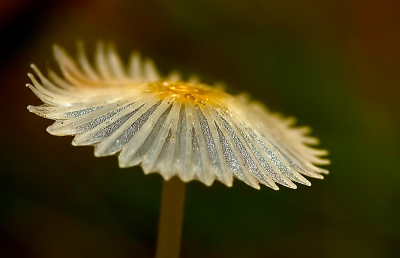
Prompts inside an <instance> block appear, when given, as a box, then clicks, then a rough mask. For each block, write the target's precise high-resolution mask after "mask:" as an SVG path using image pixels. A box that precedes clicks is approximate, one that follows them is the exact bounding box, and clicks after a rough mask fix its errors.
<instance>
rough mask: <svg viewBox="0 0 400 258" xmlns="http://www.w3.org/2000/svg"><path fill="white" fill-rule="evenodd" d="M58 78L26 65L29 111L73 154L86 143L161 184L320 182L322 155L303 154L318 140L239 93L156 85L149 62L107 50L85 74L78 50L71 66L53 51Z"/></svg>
mask: <svg viewBox="0 0 400 258" xmlns="http://www.w3.org/2000/svg"><path fill="white" fill-rule="evenodd" d="M54 56H55V59H56V61H57V63H58V65H59V68H60V71H61V73H62V77H60V76H59V75H57V73H55V72H53V71H52V70H49V71H48V76H47V77H45V76H44V75H43V74H42V73H41V72H40V71H39V69H38V68H37V67H36V66H35V65H33V64H32V65H31V67H32V69H33V70H34V72H35V73H36V75H37V77H38V78H39V80H37V79H36V78H35V76H34V75H32V74H28V76H29V77H30V79H31V81H32V83H33V84H27V87H29V88H30V89H31V90H32V91H33V92H34V93H35V94H36V95H37V97H38V98H40V99H41V100H42V101H43V103H44V104H43V105H41V106H28V110H29V111H30V112H32V113H34V114H36V115H39V116H42V117H44V118H48V119H52V120H55V122H54V123H53V124H52V125H51V126H49V127H48V128H47V132H49V133H50V134H52V135H57V136H67V135H72V136H75V138H74V140H73V141H72V144H73V145H75V146H85V145H92V146H94V148H95V151H94V154H95V156H97V157H101V156H108V155H114V154H118V161H119V166H120V167H121V168H126V167H132V166H136V165H140V166H141V167H142V168H143V171H144V173H146V174H148V173H153V172H157V173H159V174H161V175H162V177H163V178H164V179H165V180H169V179H170V178H171V177H173V176H178V177H179V178H180V179H181V180H183V181H184V182H188V181H191V180H199V181H201V182H203V183H204V184H206V185H207V186H210V185H211V184H212V183H213V182H214V180H218V181H220V182H222V183H223V184H225V185H227V186H232V182H233V178H234V177H235V178H237V179H239V180H241V181H243V182H245V183H246V184H248V185H250V186H252V187H254V188H256V189H259V188H260V186H259V183H261V184H264V185H266V186H268V187H270V188H272V189H274V190H278V189H279V188H278V186H277V185H276V183H278V184H281V185H283V186H286V187H289V188H294V189H295V188H296V185H295V184H294V183H293V182H297V183H300V184H304V185H311V183H310V182H309V181H308V180H307V179H305V178H304V177H303V175H305V176H309V177H313V178H320V179H322V178H323V176H322V175H321V174H327V173H328V171H327V170H325V169H322V168H319V167H317V166H315V165H325V164H329V160H327V159H323V158H321V157H320V156H323V155H326V154H327V151H325V150H319V149H315V148H312V147H310V146H309V145H315V144H318V139H316V138H314V137H311V136H308V133H309V131H310V129H309V128H308V127H292V125H293V123H294V122H295V121H294V118H283V117H282V116H281V115H279V114H274V113H271V112H269V111H268V110H267V108H266V107H265V106H264V105H262V104H261V103H259V102H254V101H251V100H250V99H249V97H248V96H247V95H246V94H240V95H238V96H233V95H230V94H228V93H226V92H225V91H224V90H223V89H221V87H218V86H211V85H207V84H205V83H201V82H199V80H198V79H197V77H195V76H194V77H191V78H189V79H188V80H187V81H183V80H182V78H181V76H180V75H179V73H177V72H173V73H171V75H170V76H168V77H165V78H164V77H161V76H160V75H159V73H158V72H157V70H156V68H155V66H154V64H153V62H152V61H151V60H149V59H146V60H145V61H144V62H142V60H141V57H140V55H139V54H138V53H133V54H132V56H131V58H130V62H129V64H128V65H125V64H124V63H123V62H122V61H121V59H120V58H119V56H118V54H117V53H116V51H115V49H114V47H113V46H108V47H107V48H106V49H105V47H104V45H103V44H102V43H98V45H97V50H96V54H95V60H94V67H93V66H92V65H91V63H90V62H89V60H88V58H87V55H86V53H85V51H84V48H83V44H82V43H78V57H77V60H76V61H75V60H73V59H72V58H71V57H70V56H69V55H68V54H67V53H66V52H65V50H63V49H62V48H60V47H59V46H54Z"/></svg>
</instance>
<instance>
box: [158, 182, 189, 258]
mask: <svg viewBox="0 0 400 258" xmlns="http://www.w3.org/2000/svg"><path fill="white" fill-rule="evenodd" d="M185 186H186V183H184V182H182V181H181V180H180V179H179V178H178V177H173V178H171V179H170V180H169V181H164V183H163V190H162V196H161V208H160V220H159V224H158V237H157V247H156V258H178V257H179V254H180V246H181V235H182V221H183V210H184V203H185Z"/></svg>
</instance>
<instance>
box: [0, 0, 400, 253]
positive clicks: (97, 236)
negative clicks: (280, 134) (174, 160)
mask: <svg viewBox="0 0 400 258" xmlns="http://www.w3.org/2000/svg"><path fill="white" fill-rule="evenodd" d="M399 7H400V3H399V2H398V1H395V0H382V1H372V0H366V1H365V0H364V1H361V0H350V1H348V0H346V1H344V0H327V1H317V0H304V1H294V0H289V1H279V0H255V1H245V0H229V1H228V0H222V1H211V0H195V1H179V0H166V1H162V0H158V1H144V0H143V1H128V0H125V1H124V0H114V1H104V0H101V1H77V0H75V1H57V2H56V1H34V0H14V1H0V35H1V43H0V44H1V45H2V48H1V51H0V76H1V90H2V91H1V94H0V105H1V106H0V107H1V120H0V121H1V126H0V139H1V140H0V141H1V149H0V157H1V160H0V169H1V173H0V184H1V188H0V237H1V239H0V257H12V258H14V257H38V258H41V257H57V258H63V257H153V255H154V248H155V241H156V232H157V223H158V211H159V200H160V193H161V185H162V179H161V177H160V176H159V175H149V176H144V175H143V173H142V171H141V169H140V168H137V167H136V168H130V169H119V168H118V165H117V158H116V157H108V158H100V159H98V158H95V157H94V156H93V148H92V147H80V148H76V147H72V146H71V144H70V143H71V141H72V138H70V137H54V136H50V135H49V134H47V133H46V131H45V128H46V127H47V126H48V125H50V124H51V121H49V120H46V119H42V118H39V117H36V116H35V115H33V114H30V113H29V112H28V111H27V109H26V106H27V105H28V104H33V105H38V104H41V102H40V101H39V100H38V99H37V98H36V97H35V96H34V95H33V94H32V93H31V92H30V90H29V89H27V88H25V86H24V84H25V83H27V82H28V77H27V76H26V73H27V72H31V69H30V68H29V65H30V63H35V64H37V65H38V66H39V67H40V68H41V69H42V70H45V68H46V66H48V65H50V66H51V67H55V62H54V60H53V58H52V54H51V46H52V44H53V43H58V44H60V45H61V46H64V47H65V48H67V49H68V50H69V51H70V52H71V53H72V54H75V42H76V40H77V39H82V40H83V41H85V42H86V47H87V49H88V52H90V53H93V49H94V45H95V42H96V41H97V40H98V39H102V40H105V41H112V42H114V43H115V44H116V46H117V48H118V50H119V52H120V54H121V56H123V57H124V58H125V60H126V59H127V58H128V55H129V53H130V52H131V51H132V50H139V51H141V52H142V54H143V55H145V56H150V57H152V58H153V59H154V60H155V62H156V64H157V65H158V67H159V69H160V71H161V72H162V73H163V74H166V73H168V72H169V71H170V70H171V69H179V70H181V71H182V72H183V74H184V75H189V74H191V73H196V74H199V75H200V76H201V77H202V78H204V79H205V81H206V82H210V83H213V82H215V81H219V80H220V81H224V82H225V83H226V84H227V85H228V86H229V89H230V90H231V91H233V92H240V91H243V90H245V91H247V92H249V93H250V94H251V95H252V96H253V97H255V99H258V100H261V101H262V102H264V103H266V105H267V106H268V107H269V108H270V109H271V110H273V111H278V112H282V113H283V114H285V115H294V116H296V117H297V118H298V121H299V122H298V124H299V125H310V126H311V127H312V128H313V135H314V136H317V137H318V138H320V139H321V148H325V149H328V150H329V151H330V155H329V158H330V159H331V160H332V165H330V166H328V167H327V168H328V169H329V170H330V171H331V174H330V175H328V176H326V178H325V179H324V180H322V181H321V180H316V179H311V182H312V184H313V186H312V187H305V186H299V188H298V189H297V190H290V189H285V188H283V187H281V190H280V191H278V192H275V191H273V190H270V189H268V188H266V187H263V188H262V189H261V190H260V191H257V190H254V189H252V188H250V187H248V186H247V185H245V184H243V183H241V182H239V181H235V183H234V186H233V187H232V188H227V187H225V186H223V185H221V184H220V183H215V184H214V185H213V186H212V187H209V188H208V187H206V186H204V185H202V184H200V183H198V182H191V183H189V184H188V188H187V199H186V209H185V221H184V232H183V241H182V257H195V258H196V257H400V190H399V183H400V171H399V167H400V147H399V144H400V139H399V136H400V134H399V129H400V119H399V110H400V93H399V84H400V50H399V49H400V48H399V47H400V26H399V24H400V18H399V17H400V16H399V13H400V8H399Z"/></svg>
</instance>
